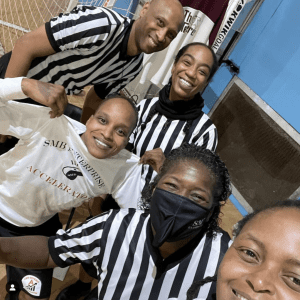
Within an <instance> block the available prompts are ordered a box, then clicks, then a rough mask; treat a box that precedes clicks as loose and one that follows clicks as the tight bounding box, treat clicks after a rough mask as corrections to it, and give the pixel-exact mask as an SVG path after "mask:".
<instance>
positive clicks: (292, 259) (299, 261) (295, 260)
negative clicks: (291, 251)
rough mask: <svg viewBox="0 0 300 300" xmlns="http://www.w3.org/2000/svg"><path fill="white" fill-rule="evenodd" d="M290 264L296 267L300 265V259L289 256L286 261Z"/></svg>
mask: <svg viewBox="0 0 300 300" xmlns="http://www.w3.org/2000/svg"><path fill="white" fill-rule="evenodd" d="M286 262H287V263H288V264H290V265H296V266H297V267H300V260H298V259H295V258H290V259H288V260H287V261H286Z"/></svg>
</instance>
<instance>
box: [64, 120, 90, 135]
mask: <svg viewBox="0 0 300 300" xmlns="http://www.w3.org/2000/svg"><path fill="white" fill-rule="evenodd" d="M61 117H62V118H64V119H65V120H66V122H68V123H69V124H70V125H71V126H72V128H73V129H74V130H75V131H76V132H77V133H78V134H82V133H84V132H85V131H86V127H85V125H84V124H82V123H80V122H78V121H76V120H74V119H72V118H70V117H68V116H65V115H62V116H61Z"/></svg>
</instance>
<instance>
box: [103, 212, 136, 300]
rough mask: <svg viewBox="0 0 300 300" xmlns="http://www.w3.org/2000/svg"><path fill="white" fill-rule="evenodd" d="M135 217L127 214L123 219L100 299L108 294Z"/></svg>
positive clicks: (113, 247)
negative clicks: (117, 262)
mask: <svg viewBox="0 0 300 300" xmlns="http://www.w3.org/2000/svg"><path fill="white" fill-rule="evenodd" d="M133 216H134V214H127V215H126V216H125V217H124V218H123V220H122V222H121V224H120V227H119V230H118V233H117V234H116V236H115V241H114V243H113V246H112V249H111V253H110V256H109V263H108V264H107V275H106V277H105V278H104V280H103V281H102V288H101V291H100V294H99V299H103V297H104V295H105V293H106V290H107V288H108V284H109V281H110V278H111V275H112V273H113V271H114V268H115V264H116V261H117V258H118V255H119V253H120V249H121V247H122V244H123V241H124V238H125V237H126V231H127V228H128V226H129V224H130V222H131V220H132V218H133Z"/></svg>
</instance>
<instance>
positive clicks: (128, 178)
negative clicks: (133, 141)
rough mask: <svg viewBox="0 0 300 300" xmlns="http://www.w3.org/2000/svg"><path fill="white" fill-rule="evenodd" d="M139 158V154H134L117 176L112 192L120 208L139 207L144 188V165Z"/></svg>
mask: <svg viewBox="0 0 300 300" xmlns="http://www.w3.org/2000/svg"><path fill="white" fill-rule="evenodd" d="M139 159H140V158H139V157H138V156H137V155H135V154H132V156H131V158H130V159H128V160H127V161H126V163H125V164H124V165H123V166H122V167H121V168H120V170H119V171H118V174H117V176H116V177H115V180H114V183H113V187H112V192H111V194H112V196H113V198H114V199H115V201H116V202H117V203H118V205H119V206H120V208H137V207H138V199H139V198H140V194H141V191H142V188H143V183H142V181H141V173H142V166H143V165H142V164H139Z"/></svg>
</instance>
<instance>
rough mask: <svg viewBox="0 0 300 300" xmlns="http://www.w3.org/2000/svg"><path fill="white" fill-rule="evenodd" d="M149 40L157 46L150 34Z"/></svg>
mask: <svg viewBox="0 0 300 300" xmlns="http://www.w3.org/2000/svg"><path fill="white" fill-rule="evenodd" d="M150 41H151V43H152V45H153V46H155V47H156V46H157V44H156V43H155V41H154V39H153V38H152V37H151V36H150Z"/></svg>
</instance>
